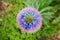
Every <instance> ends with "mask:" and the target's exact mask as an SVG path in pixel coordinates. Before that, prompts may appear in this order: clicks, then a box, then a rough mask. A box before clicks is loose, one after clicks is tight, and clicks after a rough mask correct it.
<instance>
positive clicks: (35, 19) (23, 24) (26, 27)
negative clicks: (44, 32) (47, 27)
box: [17, 7, 42, 33]
mask: <svg viewBox="0 0 60 40" xmlns="http://www.w3.org/2000/svg"><path fill="white" fill-rule="evenodd" d="M17 22H18V25H19V28H20V29H21V30H22V31H25V32H27V33H34V32H36V31H37V30H39V29H40V28H41V26H42V17H41V14H40V13H39V12H38V11H37V10H36V9H34V8H30V7H27V8H24V9H23V10H22V11H20V13H19V14H18V15H17Z"/></svg>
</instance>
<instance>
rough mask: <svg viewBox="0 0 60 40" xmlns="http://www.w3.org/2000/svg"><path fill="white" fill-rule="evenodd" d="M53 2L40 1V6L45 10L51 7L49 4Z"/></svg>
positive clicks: (49, 0) (48, 0)
mask: <svg viewBox="0 0 60 40" xmlns="http://www.w3.org/2000/svg"><path fill="white" fill-rule="evenodd" d="M51 2H52V0H40V2H39V4H40V9H43V8H45V7H47V6H49V4H50V3H51Z"/></svg>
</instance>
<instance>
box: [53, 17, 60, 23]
mask: <svg viewBox="0 0 60 40" xmlns="http://www.w3.org/2000/svg"><path fill="white" fill-rule="evenodd" d="M52 23H54V24H56V23H60V16H59V17H57V18H56V19H55V20H53V22H52Z"/></svg>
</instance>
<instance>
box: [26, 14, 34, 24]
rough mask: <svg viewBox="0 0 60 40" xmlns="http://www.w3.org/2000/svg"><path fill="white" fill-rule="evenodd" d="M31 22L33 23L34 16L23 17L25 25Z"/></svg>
mask: <svg viewBox="0 0 60 40" xmlns="http://www.w3.org/2000/svg"><path fill="white" fill-rule="evenodd" d="M33 21H34V16H33V15H32V14H28V15H26V17H25V22H26V23H27V24H29V23H32V22H33Z"/></svg>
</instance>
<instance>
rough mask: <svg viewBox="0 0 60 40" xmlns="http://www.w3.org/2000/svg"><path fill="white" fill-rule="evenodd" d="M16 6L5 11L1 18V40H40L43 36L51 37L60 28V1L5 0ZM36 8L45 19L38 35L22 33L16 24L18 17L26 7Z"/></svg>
mask: <svg viewBox="0 0 60 40" xmlns="http://www.w3.org/2000/svg"><path fill="white" fill-rule="evenodd" d="M4 1H5V2H7V3H10V4H13V5H14V4H15V5H14V6H12V7H9V8H7V9H6V10H5V12H4V16H2V17H0V40H38V39H39V38H40V37H42V36H47V37H50V35H52V34H55V33H57V32H58V31H57V29H58V28H60V0H38V1H37V0H34V1H33V0H4ZM27 6H30V7H34V8H36V9H37V10H38V11H39V12H40V13H41V15H42V17H43V25H42V28H41V29H40V30H38V31H37V32H36V33H33V34H29V33H25V32H22V31H21V30H20V29H19V28H18V27H19V26H18V24H17V22H16V16H17V14H18V12H19V11H20V10H22V9H23V8H24V7H27Z"/></svg>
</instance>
